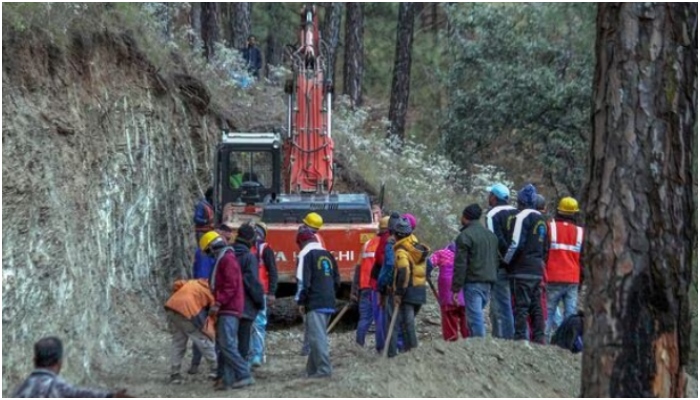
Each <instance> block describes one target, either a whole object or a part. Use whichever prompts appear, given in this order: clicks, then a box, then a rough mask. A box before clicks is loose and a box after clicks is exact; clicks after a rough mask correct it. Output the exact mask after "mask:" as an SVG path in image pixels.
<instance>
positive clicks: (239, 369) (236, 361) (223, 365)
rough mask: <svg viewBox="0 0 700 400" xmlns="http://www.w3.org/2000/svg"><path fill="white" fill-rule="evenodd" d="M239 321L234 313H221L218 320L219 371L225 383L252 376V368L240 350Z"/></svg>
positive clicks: (229, 383)
mask: <svg viewBox="0 0 700 400" xmlns="http://www.w3.org/2000/svg"><path fill="white" fill-rule="evenodd" d="M238 325H239V321H238V318H236V317H235V316H233V315H219V317H218V319H217V320H216V344H217V347H218V350H219V359H218V362H219V368H218V369H219V372H220V376H221V378H222V380H223V383H224V385H226V386H231V385H232V384H233V383H234V382H238V381H240V380H243V379H248V378H250V368H249V367H248V363H247V362H246V360H245V359H243V357H241V353H239V352H238Z"/></svg>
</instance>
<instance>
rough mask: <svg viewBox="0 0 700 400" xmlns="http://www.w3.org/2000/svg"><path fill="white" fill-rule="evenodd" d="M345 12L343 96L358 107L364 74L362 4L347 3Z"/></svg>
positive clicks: (360, 103) (360, 101)
mask: <svg viewBox="0 0 700 400" xmlns="http://www.w3.org/2000/svg"><path fill="white" fill-rule="evenodd" d="M345 10H346V14H345V65H344V67H343V94H346V95H348V96H350V101H351V102H352V105H353V107H359V106H361V105H362V76H363V73H364V47H363V46H364V45H363V42H362V36H363V34H364V30H365V27H364V16H363V3H347V4H346V6H345Z"/></svg>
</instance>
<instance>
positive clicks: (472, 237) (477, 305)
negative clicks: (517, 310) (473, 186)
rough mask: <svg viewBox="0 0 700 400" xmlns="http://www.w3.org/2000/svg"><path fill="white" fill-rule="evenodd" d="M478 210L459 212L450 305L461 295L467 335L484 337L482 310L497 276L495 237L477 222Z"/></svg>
mask: <svg viewBox="0 0 700 400" xmlns="http://www.w3.org/2000/svg"><path fill="white" fill-rule="evenodd" d="M479 218H481V207H479V205H478V204H471V205H469V206H467V207H466V208H465V209H464V211H462V229H461V231H460V233H459V235H458V236H457V239H456V240H455V243H456V247H457V254H456V255H455V261H454V276H453V278H452V293H453V295H452V296H453V304H455V305H458V304H459V293H460V292H462V291H463V292H464V303H465V305H466V310H467V323H468V324H469V332H470V334H471V335H472V336H474V337H484V336H486V328H485V326H484V308H486V305H487V304H488V302H489V299H490V298H491V285H493V284H494V283H495V282H496V277H497V274H498V264H499V259H498V238H497V237H496V235H495V234H494V233H493V232H491V231H489V230H488V229H486V228H484V226H483V225H481V223H480V222H479Z"/></svg>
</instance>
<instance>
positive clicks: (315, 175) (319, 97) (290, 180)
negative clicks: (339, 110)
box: [284, 5, 333, 194]
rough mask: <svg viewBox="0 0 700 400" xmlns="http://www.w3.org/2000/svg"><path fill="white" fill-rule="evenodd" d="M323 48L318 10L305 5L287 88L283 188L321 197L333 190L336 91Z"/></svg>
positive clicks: (292, 56) (292, 55)
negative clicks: (328, 76) (327, 73)
mask: <svg viewBox="0 0 700 400" xmlns="http://www.w3.org/2000/svg"><path fill="white" fill-rule="evenodd" d="M321 44H322V40H321V37H320V33H319V30H318V14H317V13H316V7H315V6H311V5H307V6H304V7H303V8H302V11H301V25H300V29H299V46H298V47H297V48H296V49H295V50H294V51H293V52H291V54H290V58H291V62H292V71H293V78H292V81H291V82H288V84H287V85H286V91H287V95H288V119H287V124H288V129H287V138H286V140H285V149H284V150H285V159H284V164H285V173H284V184H285V189H286V191H287V192H288V193H299V194H302V193H316V194H323V193H330V192H331V190H332V189H333V139H332V137H331V96H332V90H330V88H331V85H330V83H328V82H326V81H325V80H324V79H325V74H324V73H325V65H326V57H324V54H323V52H322V46H321ZM324 48H325V47H324Z"/></svg>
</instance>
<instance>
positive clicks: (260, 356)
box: [250, 297, 267, 363]
mask: <svg viewBox="0 0 700 400" xmlns="http://www.w3.org/2000/svg"><path fill="white" fill-rule="evenodd" d="M263 299H264V300H263V301H264V302H263V308H262V309H261V310H260V311H258V315H257V316H256V317H255V321H254V322H253V331H252V332H251V335H250V356H251V357H250V359H251V361H252V362H257V363H262V362H263V361H265V328H266V327H267V297H263Z"/></svg>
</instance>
